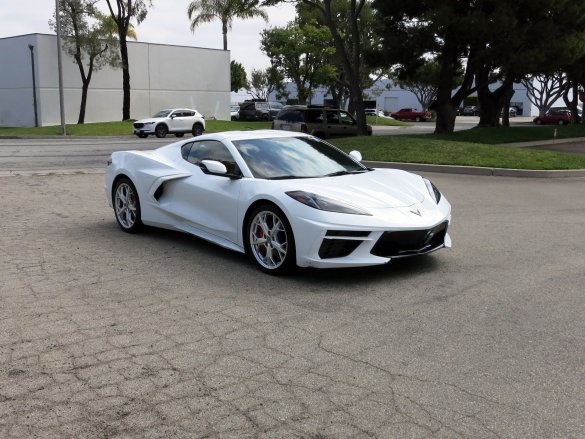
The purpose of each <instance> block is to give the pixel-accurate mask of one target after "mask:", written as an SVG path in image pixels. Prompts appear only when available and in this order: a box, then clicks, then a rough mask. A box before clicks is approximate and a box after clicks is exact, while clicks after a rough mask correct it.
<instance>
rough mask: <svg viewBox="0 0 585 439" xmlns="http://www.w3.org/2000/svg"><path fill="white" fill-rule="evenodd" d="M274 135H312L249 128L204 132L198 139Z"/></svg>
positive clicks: (261, 137)
mask: <svg viewBox="0 0 585 439" xmlns="http://www.w3.org/2000/svg"><path fill="white" fill-rule="evenodd" d="M274 137H281V138H283V137H310V136H308V135H307V134H303V133H296V132H292V131H282V130H248V131H224V132H220V133H212V134H204V135H203V136H198V137H197V138H196V140H220V141H221V140H229V141H234V140H249V139H270V138H274Z"/></svg>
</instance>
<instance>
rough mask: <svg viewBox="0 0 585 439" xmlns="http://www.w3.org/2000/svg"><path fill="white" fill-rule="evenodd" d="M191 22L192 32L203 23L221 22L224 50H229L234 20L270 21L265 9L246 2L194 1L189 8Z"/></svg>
mask: <svg viewBox="0 0 585 439" xmlns="http://www.w3.org/2000/svg"><path fill="white" fill-rule="evenodd" d="M187 14H188V15H189V20H191V32H195V28H196V27H197V26H199V25H200V24H201V23H209V22H211V21H213V20H216V19H219V20H221V26H222V33H223V50H227V33H228V30H230V29H231V28H232V22H233V21H234V18H241V19H242V20H246V19H250V18H254V17H262V18H263V19H264V21H268V14H266V12H265V11H264V10H263V9H260V8H258V7H255V6H249V5H248V2H247V1H246V0H193V1H192V2H191V3H189V7H188V8H187Z"/></svg>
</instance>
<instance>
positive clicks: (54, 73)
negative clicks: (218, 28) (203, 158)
mask: <svg viewBox="0 0 585 439" xmlns="http://www.w3.org/2000/svg"><path fill="white" fill-rule="evenodd" d="M28 44H33V45H34V46H35V48H34V53H35V68H36V79H37V84H36V85H37V99H38V104H39V113H38V115H39V124H40V125H58V124H60V122H61V119H60V111H59V80H58V64H57V37H56V36H55V35H43V34H32V35H23V36H19V37H11V38H3V39H0V56H2V58H3V59H10V62H9V63H3V64H4V65H5V66H6V68H5V67H4V65H3V68H2V69H0V126H33V125H34V112H33V105H32V74H31V62H30V50H29V49H28ZM128 56H129V64H130V84H131V95H130V103H131V107H130V108H131V112H130V114H131V117H132V118H133V119H139V118H143V117H148V116H152V115H153V114H154V113H156V112H157V111H159V110H161V109H163V108H173V107H189V108H196V109H197V110H199V111H200V112H201V113H202V114H203V115H204V116H206V117H207V118H211V117H214V118H217V119H223V120H229V118H230V115H229V107H230V67H229V64H230V54H229V52H227V51H223V50H215V49H202V48H195V47H183V46H169V45H161V44H150V43H139V42H129V43H128ZM62 58H63V89H64V99H65V119H66V122H67V123H76V122H77V118H78V115H79V105H80V102H81V76H80V73H79V68H78V66H77V64H75V63H74V61H73V59H72V58H71V57H69V56H68V55H67V54H66V53H65V52H62ZM121 117H122V71H121V70H119V69H113V68H111V67H104V68H103V69H102V70H99V71H97V72H94V73H93V76H92V79H91V83H90V86H89V92H88V98H87V107H86V117H85V121H86V122H105V121H113V120H120V119H121Z"/></svg>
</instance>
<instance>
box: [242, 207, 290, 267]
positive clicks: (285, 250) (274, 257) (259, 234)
mask: <svg viewBox="0 0 585 439" xmlns="http://www.w3.org/2000/svg"><path fill="white" fill-rule="evenodd" d="M245 233H246V251H247V253H248V255H250V257H251V258H252V260H253V261H254V262H255V263H256V265H257V266H258V268H260V270H262V271H264V272H265V273H269V274H284V273H287V272H290V271H291V270H292V269H293V268H294V267H295V266H296V250H295V240H294V236H293V232H292V228H291V226H290V223H289V222H288V220H287V218H286V215H285V214H284V212H282V210H280V209H279V208H278V207H276V206H274V205H271V204H265V205H262V206H259V207H257V208H256V209H254V211H253V212H252V214H251V215H250V216H249V220H248V222H247V224H246V230H245Z"/></svg>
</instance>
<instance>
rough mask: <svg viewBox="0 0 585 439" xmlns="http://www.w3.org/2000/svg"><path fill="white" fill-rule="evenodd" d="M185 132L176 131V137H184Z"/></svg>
mask: <svg viewBox="0 0 585 439" xmlns="http://www.w3.org/2000/svg"><path fill="white" fill-rule="evenodd" d="M184 135H185V133H175V137H183V136H184Z"/></svg>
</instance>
